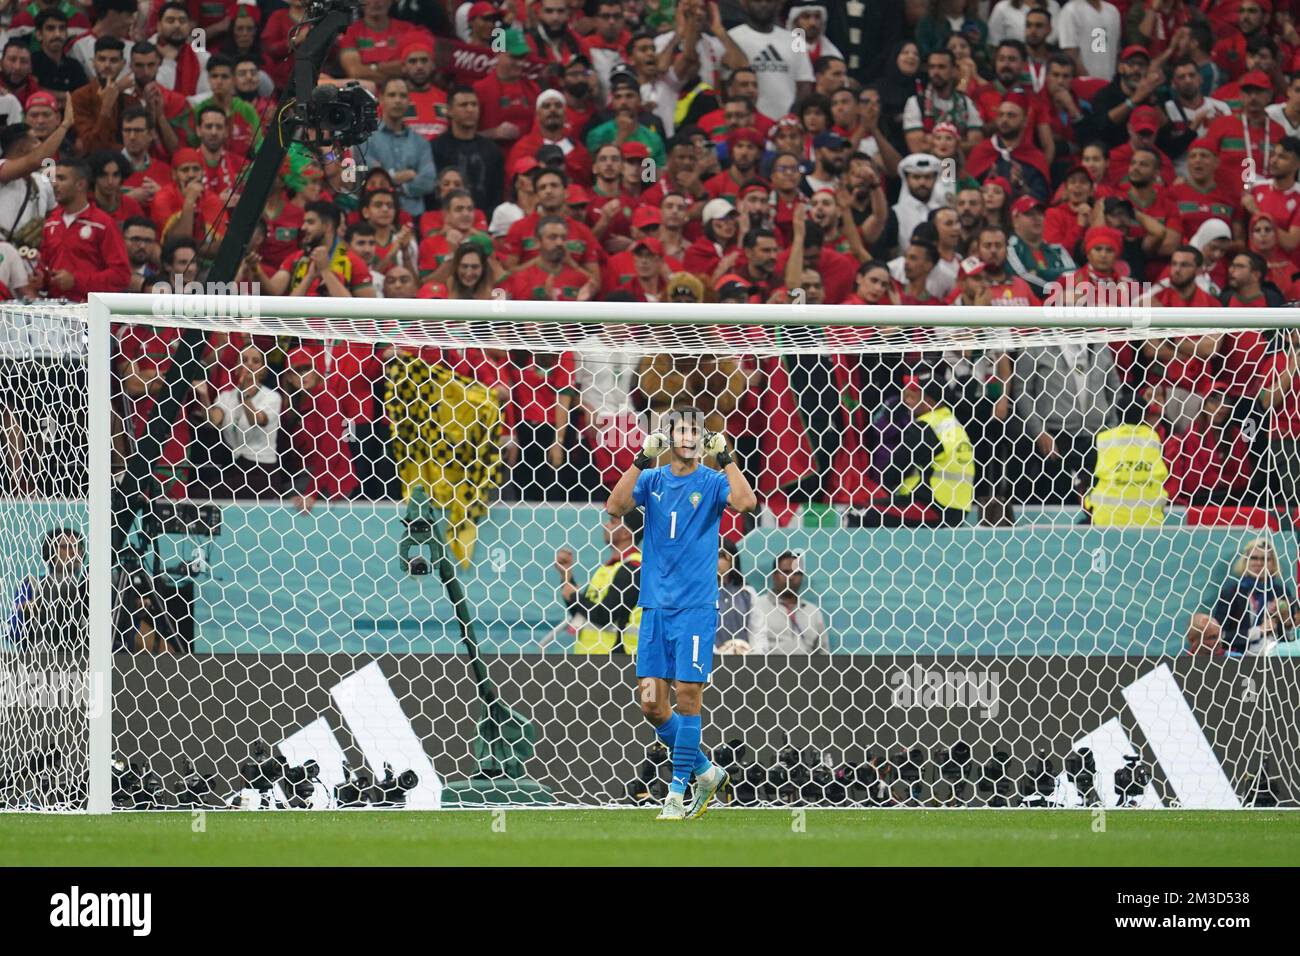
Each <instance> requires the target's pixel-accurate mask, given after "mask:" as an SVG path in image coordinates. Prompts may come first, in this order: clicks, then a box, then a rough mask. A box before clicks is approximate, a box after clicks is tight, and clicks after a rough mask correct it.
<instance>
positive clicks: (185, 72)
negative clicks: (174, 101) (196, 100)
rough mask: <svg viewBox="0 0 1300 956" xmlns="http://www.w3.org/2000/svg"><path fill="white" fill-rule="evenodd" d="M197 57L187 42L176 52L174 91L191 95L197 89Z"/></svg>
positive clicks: (198, 69) (198, 70)
mask: <svg viewBox="0 0 1300 956" xmlns="http://www.w3.org/2000/svg"><path fill="white" fill-rule="evenodd" d="M199 72H200V68H199V58H198V56H197V55H196V54H195V53H194V51H193V50H192V49H190V45H189V44H188V43H183V44H181V49H180V52H179V53H177V54H176V92H177V93H180V94H182V95H184V96H193V95H194V94H195V93H197V92H198V91H199Z"/></svg>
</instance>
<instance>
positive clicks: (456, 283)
mask: <svg viewBox="0 0 1300 956" xmlns="http://www.w3.org/2000/svg"><path fill="white" fill-rule="evenodd" d="M505 274H506V273H505V268H504V267H503V266H502V265H501V263H499V262H498V261H497V260H496V258H495V257H494V256H492V255H491V254H490V253H489V252H488V251H487V250H486V249H485V248H484V245H483V243H482V242H480V241H475V240H470V241H467V242H462V243H461V244H460V245H459V246H457V247H456V251H455V253H454V254H453V255H452V256H451V258H450V259H447V260H445V261H444V262H443V264H442V265H440V266H439V267H438V268H437V269H435V270H434V272H433V273H432V275H430V276H429V277H428V279H426V280H425V285H424V287H423V288H422V289H421V290H420V297H421V298H423V297H424V292H425V289H428V288H429V287H430V286H431V285H435V284H436V285H441V286H443V287H444V288H445V289H446V298H448V299H490V298H492V290H493V289H494V288H496V287H497V286H498V285H499V284H500V283H501V282H502V280H503V279H504V278H505Z"/></svg>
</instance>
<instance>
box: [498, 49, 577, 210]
mask: <svg viewBox="0 0 1300 956" xmlns="http://www.w3.org/2000/svg"><path fill="white" fill-rule="evenodd" d="M503 59H504V58H503ZM530 102H532V103H533V107H534V108H535V109H536V111H537V119H536V122H535V123H534V124H533V128H532V130H531V131H529V132H526V133H524V134H523V135H522V136H520V137H519V140H518V142H516V143H515V144H514V146H513V147H511V150H510V154H509V155H508V156H507V157H506V165H507V166H513V165H514V164H515V163H516V162H518V161H519V160H520V159H522V158H524V157H525V156H536V155H537V151H538V150H539V149H541V148H542V147H543V146H556V147H558V148H559V149H560V150H561V151H562V152H563V153H564V169H565V171H566V172H567V173H568V174H569V179H570V181H571V182H575V183H581V184H582V185H584V186H587V185H590V184H591V173H592V168H591V166H592V164H591V154H590V153H588V152H587V148H586V147H585V146H583V145H582V143H581V142H576V143H575V142H574V141H573V140H572V139H571V138H570V137H569V134H568V117H567V116H566V112H565V105H564V94H563V93H561V92H560V91H559V90H546V91H545V92H543V93H541V94H539V95H536V96H535V99H534V100H532V101H530Z"/></svg>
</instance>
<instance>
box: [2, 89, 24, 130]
mask: <svg viewBox="0 0 1300 956" xmlns="http://www.w3.org/2000/svg"><path fill="white" fill-rule="evenodd" d="M22 121H23V104H22V103H19V102H18V97H16V96H14V95H13V94H12V93H0V123H4V124H5V125H6V126H8V125H9V124H10V123H21V122H22Z"/></svg>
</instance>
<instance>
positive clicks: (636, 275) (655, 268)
mask: <svg viewBox="0 0 1300 956" xmlns="http://www.w3.org/2000/svg"><path fill="white" fill-rule="evenodd" d="M632 262H633V276H632V278H631V279H629V280H628V281H627V282H625V283H624V284H623V285H621V286H619V291H622V292H626V293H627V294H628V295H630V296H631V297H632V301H633V302H662V301H664V300H665V299H666V298H667V293H668V275H669V273H668V266H667V265H666V264H665V262H664V247H663V246H662V245H661V244H660V242H659V240H658V239H656V238H654V237H653V236H649V237H647V238H645V239H638V240H637V241H636V243H635V244H634V245H633V246H632Z"/></svg>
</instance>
